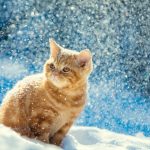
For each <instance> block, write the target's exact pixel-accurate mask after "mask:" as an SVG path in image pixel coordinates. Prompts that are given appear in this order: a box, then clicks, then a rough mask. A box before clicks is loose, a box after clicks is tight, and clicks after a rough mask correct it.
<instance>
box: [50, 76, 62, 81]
mask: <svg viewBox="0 0 150 150" xmlns="http://www.w3.org/2000/svg"><path fill="white" fill-rule="evenodd" d="M51 80H52V81H54V82H59V81H60V80H59V78H58V76H56V75H52V76H51Z"/></svg>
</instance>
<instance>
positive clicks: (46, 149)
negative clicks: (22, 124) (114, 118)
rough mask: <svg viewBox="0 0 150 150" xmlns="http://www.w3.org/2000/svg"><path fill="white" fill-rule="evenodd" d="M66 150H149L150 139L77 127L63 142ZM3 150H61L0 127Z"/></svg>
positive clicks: (0, 143) (140, 135)
mask: <svg viewBox="0 0 150 150" xmlns="http://www.w3.org/2000/svg"><path fill="white" fill-rule="evenodd" d="M62 145H63V149H64V150H149V149H150V139H149V138H145V137H144V136H142V134H138V135H137V136H134V137H133V136H127V135H123V134H117V133H114V132H110V131H108V130H104V129H98V128H94V127H80V126H76V127H73V128H72V129H71V131H70V132H69V134H68V135H67V136H66V138H65V139H64V141H63V144H62ZM0 149H1V150H10V149H11V150H61V148H58V147H56V146H53V145H47V144H43V143H40V142H38V141H35V140H29V139H27V138H24V137H20V136H19V135H18V134H16V133H15V132H14V131H12V130H11V129H9V128H7V127H4V126H2V125H0Z"/></svg>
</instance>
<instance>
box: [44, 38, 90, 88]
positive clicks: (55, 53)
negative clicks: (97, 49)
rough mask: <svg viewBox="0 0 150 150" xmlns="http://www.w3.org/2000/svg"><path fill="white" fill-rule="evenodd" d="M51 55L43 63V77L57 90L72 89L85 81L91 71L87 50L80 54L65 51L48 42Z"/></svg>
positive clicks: (52, 42) (53, 42)
mask: <svg viewBox="0 0 150 150" xmlns="http://www.w3.org/2000/svg"><path fill="white" fill-rule="evenodd" d="M50 49H51V55H50V58H49V59H48V60H47V61H46V63H45V70H44V71H45V76H46V78H47V80H48V81H49V82H51V83H52V84H53V85H54V86H56V87H57V88H64V87H73V86H74V85H75V84H76V83H78V82H80V81H84V82H85V81H86V80H87V77H88V76H89V74H90V73H91V71H92V67H93V65H92V55H91V53H90V51H89V50H88V49H85V50H82V51H81V52H77V51H73V50H68V49H65V48H63V47H61V46H59V45H58V44H57V43H56V42H55V41H54V40H53V39H51V40H50Z"/></svg>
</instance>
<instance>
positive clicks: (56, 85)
mask: <svg viewBox="0 0 150 150" xmlns="http://www.w3.org/2000/svg"><path fill="white" fill-rule="evenodd" d="M50 48H51V56H50V58H49V59H48V60H47V61H46V63H45V65H44V71H43V73H41V74H36V75H32V76H28V77H26V78H24V79H23V80H22V81H19V82H18V83H17V84H16V86H15V87H14V88H13V89H12V90H11V91H9V92H8V93H7V95H6V97H5V99H4V102H3V104H2V106H1V108H0V123H2V124H4V125H6V126H8V127H11V128H12V129H13V130H15V131H16V132H19V133H20V134H21V135H25V136H28V137H30V138H36V139H38V140H41V141H43V142H46V143H52V144H56V145H60V143H61V141H62V139H63V138H64V136H65V135H66V133H67V132H68V130H69V128H70V127H71V125H72V124H73V122H74V121H75V119H76V118H77V117H78V116H79V114H80V112H81V111H82V110H83V108H84V105H85V102H86V92H87V81H88V76H89V74H90V73H91V71H92V56H91V53H90V51H89V50H82V51H81V52H76V51H72V50H68V49H65V48H62V47H61V46H59V45H58V44H57V43H56V42H55V41H54V40H50Z"/></svg>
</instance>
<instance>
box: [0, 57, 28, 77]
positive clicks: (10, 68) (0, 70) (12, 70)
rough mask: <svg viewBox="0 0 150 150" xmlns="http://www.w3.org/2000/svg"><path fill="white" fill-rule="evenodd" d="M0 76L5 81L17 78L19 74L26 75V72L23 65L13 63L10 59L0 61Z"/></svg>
mask: <svg viewBox="0 0 150 150" xmlns="http://www.w3.org/2000/svg"><path fill="white" fill-rule="evenodd" d="M0 64H1V66H0V76H1V77H5V78H7V79H12V78H17V77H18V76H19V75H21V74H24V75H25V74H27V72H28V70H27V69H26V68H25V67H24V65H23V64H19V63H18V62H14V61H13V60H11V59H6V58H5V59H0Z"/></svg>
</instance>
